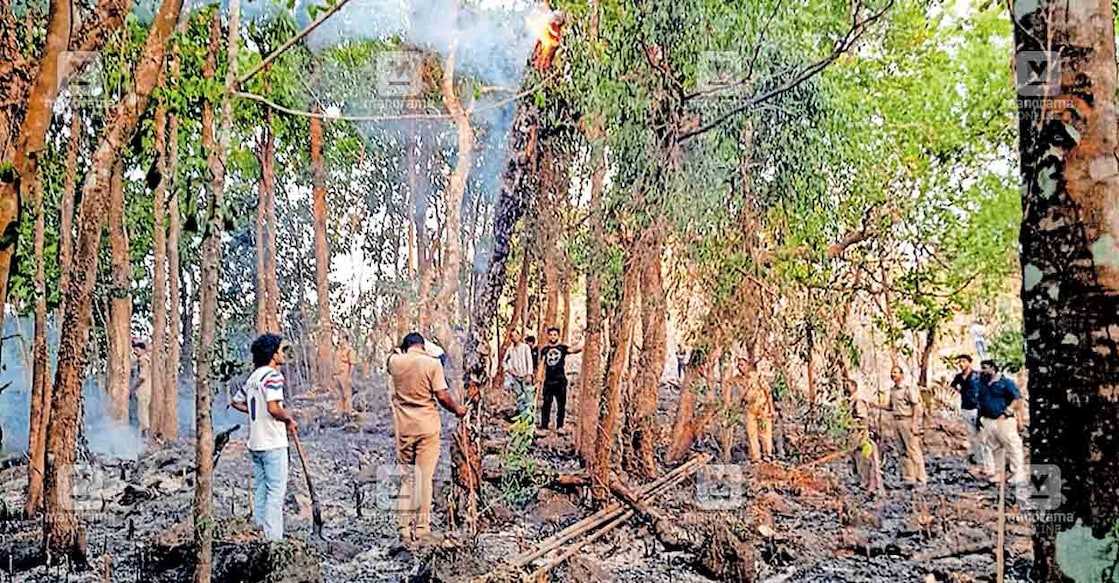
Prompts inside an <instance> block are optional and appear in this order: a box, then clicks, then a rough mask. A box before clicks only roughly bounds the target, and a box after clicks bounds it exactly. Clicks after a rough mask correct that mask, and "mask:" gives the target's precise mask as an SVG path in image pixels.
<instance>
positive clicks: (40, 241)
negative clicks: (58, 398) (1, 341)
mask: <svg viewBox="0 0 1119 583" xmlns="http://www.w3.org/2000/svg"><path fill="white" fill-rule="evenodd" d="M31 179H32V180H34V185H33V188H32V191H33V192H34V193H35V339H34V342H33V348H32V355H33V356H32V372H31V423H30V425H29V426H28V428H29V429H28V430H29V435H28V443H30V444H31V451H32V454H31V464H30V465H29V466H28V473H29V475H28V482H27V503H26V505H25V508H24V510H25V511H26V512H25V514H26V515H27V516H33V515H34V514H35V513H37V512H38V511H39V506H40V505H41V504H42V500H43V474H42V471H43V463H42V462H43V455H42V448H40V447H39V446H38V445H39V443H41V442H43V437H44V435H43V432H44V430H45V429H46V426H45V421H46V420H47V419H49V418H50V383H49V382H48V379H47V375H49V374H50V361H49V358H50V357H49V355H48V353H47V284H46V269H45V267H44V259H43V247H44V239H45V233H44V231H45V230H46V220H45V218H44V216H43V215H44V212H45V208H44V204H43V182H42V179H41V178H40V177H39V176H34V177H32V178H31Z"/></svg>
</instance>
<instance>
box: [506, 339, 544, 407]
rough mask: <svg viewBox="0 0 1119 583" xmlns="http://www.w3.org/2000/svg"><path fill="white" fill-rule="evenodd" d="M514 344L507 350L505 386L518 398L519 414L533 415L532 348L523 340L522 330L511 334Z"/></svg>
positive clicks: (534, 395)
mask: <svg viewBox="0 0 1119 583" xmlns="http://www.w3.org/2000/svg"><path fill="white" fill-rule="evenodd" d="M510 339H511V340H512V346H510V347H509V349H508V350H506V351H505V362H504V363H502V367H503V368H504V369H505V388H506V390H508V391H510V392H512V393H513V396H514V397H515V398H516V399H517V416H518V417H520V416H523V415H525V414H526V413H527V414H529V415H531V410H532V405H533V404H534V403H535V402H536V394H535V391H534V390H533V386H532V385H533V379H532V371H533V369H532V362H533V358H532V349H531V348H529V346H528V344H525V343H524V342H523V341H522V340H521V332H520V331H519V330H514V331H513V333H512V334H511V335H510Z"/></svg>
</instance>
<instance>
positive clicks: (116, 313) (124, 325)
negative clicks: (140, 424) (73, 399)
mask: <svg viewBox="0 0 1119 583" xmlns="http://www.w3.org/2000/svg"><path fill="white" fill-rule="evenodd" d="M124 205H125V200H124V163H123V162H122V161H121V160H120V158H117V161H116V166H115V169H114V170H113V177H112V184H111V186H110V187H109V233H108V235H109V248H110V252H111V256H112V264H111V270H112V282H113V285H112V288H111V292H110V297H111V299H110V301H109V329H108V331H107V332H108V334H107V336H108V342H109V354H108V363H107V367H108V377H107V380H108V386H107V387H106V390H107V391H108V395H109V411H108V413H109V415H110V416H111V417H112V418H113V419H115V420H116V421H117V422H118V423H122V424H125V425H127V424H128V388H129V383H130V374H129V373H130V371H131V368H132V367H131V355H132V261H131V258H130V257H129V250H128V230H127V229H126V228H125V226H124V212H125V210H124Z"/></svg>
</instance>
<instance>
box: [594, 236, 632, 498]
mask: <svg viewBox="0 0 1119 583" xmlns="http://www.w3.org/2000/svg"><path fill="white" fill-rule="evenodd" d="M623 272H624V274H625V275H624V279H623V281H622V298H621V303H620V305H619V306H618V316H617V319H616V321H615V322H614V337H615V338H616V339H617V340H616V341H615V342H614V347H613V351H611V353H610V358H609V359H608V360H607V363H606V386H605V387H604V388H603V391H602V398H601V399H600V400H599V414H598V417H599V420H600V422H599V425H598V439H597V440H596V441H597V444H598V448H597V450H596V451H595V456H594V463H593V464H592V465H591V482H592V483H593V484H594V488H593V495H594V497H595V499H596V500H600V501H601V500H606V499H608V498H609V496H610V459H611V454H612V452H613V449H612V446H613V444H614V431H615V430H616V429H617V428H618V417H619V416H620V415H621V409H622V377H623V375H624V374H625V370H626V368H627V363H628V362H629V351H630V345H631V344H632V342H633V326H634V319H635V314H634V312H635V311H636V309H635V305H634V304H635V303H636V298H637V295H638V294H639V293H640V286H641V258H640V257H639V256H637V255H636V254H635V253H634V246H631V247H630V249H629V250H628V251H627V253H626V261H625V267H624V269H623Z"/></svg>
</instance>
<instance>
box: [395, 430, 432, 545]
mask: <svg viewBox="0 0 1119 583" xmlns="http://www.w3.org/2000/svg"><path fill="white" fill-rule="evenodd" d="M396 461H397V463H398V464H400V466H401V471H402V472H403V475H402V476H401V480H400V495H399V496H398V497H397V506H396V508H397V512H398V513H399V515H400V516H399V518H400V536H401V538H402V539H404V540H408V539H409V538H412V537H422V536H426V535H428V534H430V533H431V497H432V494H433V491H432V489H433V484H432V481H433V480H434V478H435V464H436V463H437V462H438V461H439V434H438V433H429V434H426V435H411V436H402V437H401V436H398V437H397V440H396Z"/></svg>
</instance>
